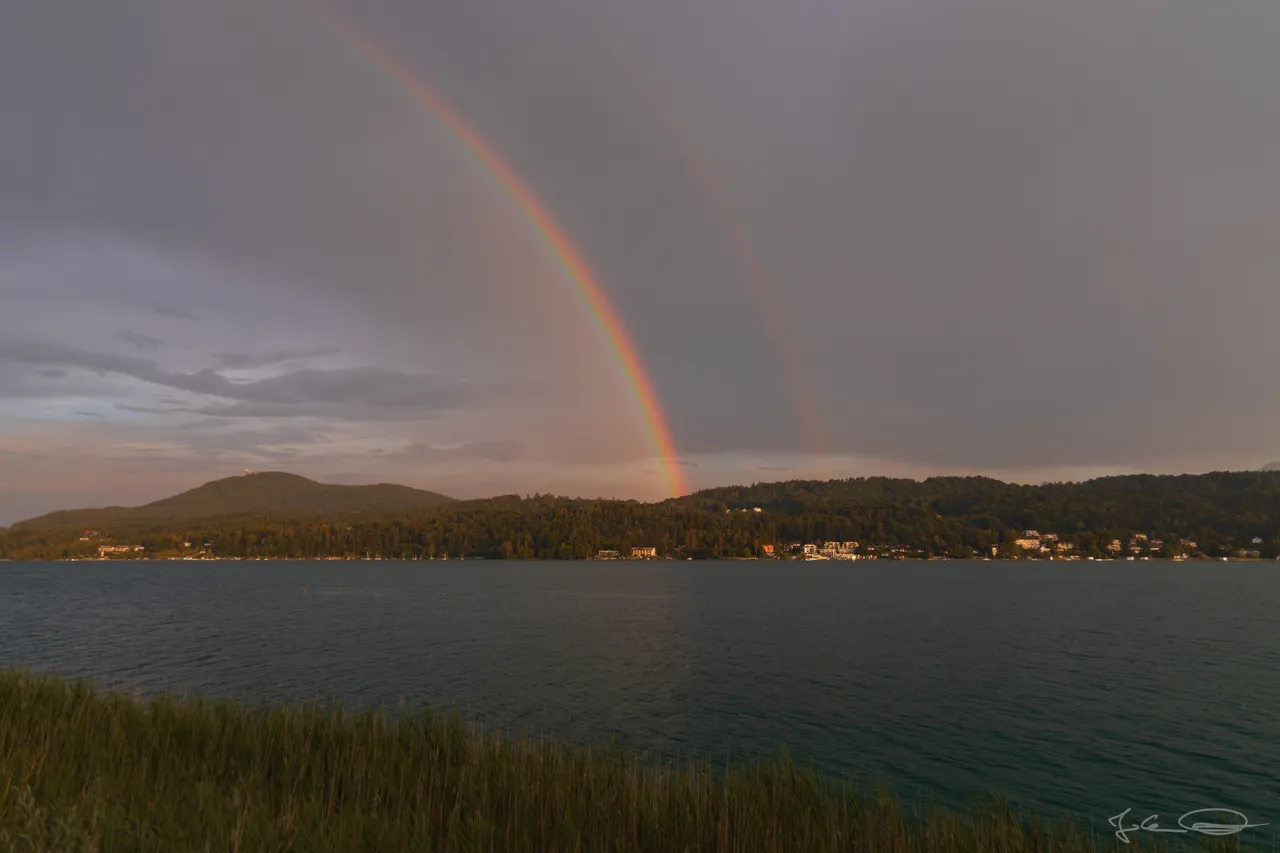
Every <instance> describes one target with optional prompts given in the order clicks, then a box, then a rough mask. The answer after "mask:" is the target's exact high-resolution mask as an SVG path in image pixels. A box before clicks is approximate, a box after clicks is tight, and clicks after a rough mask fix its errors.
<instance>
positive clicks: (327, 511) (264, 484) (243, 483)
mask: <svg viewBox="0 0 1280 853" xmlns="http://www.w3.org/2000/svg"><path fill="white" fill-rule="evenodd" d="M452 500H453V498H450V497H446V496H445V495H441V494H437V493H436V492H424V491H422V490H420V489H411V488H409V487H408V486H396V485H391V484H387V483H383V484H380V485H376V486H334V485H329V484H327V483H317V482H315V481H313V480H308V479H306V478H305V477H299V476H297V475H295V474H285V473H281V472H278V471H267V472H262V473H258V474H250V475H248V476H242V477H227V478H225V479H222V480H214V481H213V482H212V483H205V484H204V485H203V486H200V487H199V488H195V489H192V490H190V491H188V492H183V493H182V494H180V495H175V496H173V497H171V498H165V499H164V500H160V501H156V502H154V503H149V504H147V505H145V506H140V507H106V508H105V509H78V510H63V511H61V512H54V513H50V514H49V515H42V516H40V517H39V518H33V519H29V520H27V521H21V522H18V523H17V524H15V525H13V526H12V528H11V529H12V530H49V529H53V528H59V527H80V528H93V529H98V528H103V527H122V526H123V527H129V526H136V525H145V524H160V525H164V524H177V523H181V522H186V521H192V520H196V519H209V518H218V517H221V516H229V515H240V516H245V515H259V514H264V513H265V514H276V515H289V516H317V515H342V516H351V517H365V518H367V517H370V516H385V515H393V514H400V513H407V512H420V511H422V510H429V509H432V508H434V507H438V506H442V505H444V504H447V503H449V502H451V501H452Z"/></svg>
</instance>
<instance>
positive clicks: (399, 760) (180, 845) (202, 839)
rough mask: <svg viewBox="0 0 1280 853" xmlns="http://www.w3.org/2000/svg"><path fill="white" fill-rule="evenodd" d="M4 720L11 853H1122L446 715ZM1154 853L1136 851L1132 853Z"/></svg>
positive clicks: (9, 706) (140, 707)
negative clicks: (522, 735) (505, 732)
mask: <svg viewBox="0 0 1280 853" xmlns="http://www.w3.org/2000/svg"><path fill="white" fill-rule="evenodd" d="M0 720H3V721H4V725H3V726H0V850H3V851H14V853H18V851H31V853H36V852H37V851H50V853H52V851H57V853H79V852H80V851H86V853H87V851H95V853H98V852H100V853H115V851H121V853H123V851H130V853H145V851H156V852H157V853H160V851H163V853H183V851H206V850H233V851H259V850H272V851H284V850H297V851H321V850H341V851H363V850H368V851H379V853H393V851H421V850H446V851H453V850H502V851H507V850H511V851H525V850H528V851H544V850H546V851H556V850H564V851H569V850H577V851H603V850H609V851H641V850H652V851H661V853H668V851H673V850H688V851H701V850H707V851H729V850H741V851H752V852H753V853H755V851H788V853H790V851H801V850H803V851H818V850H865V851H900V853H912V851H926V850H927V851H952V850H954V851H974V853H979V851H980V852H981V853H988V851H1007V853H1018V852H1019V851H1045V850H1056V851H1062V853H1070V852H1071V851H1093V850H1106V849H1115V848H1116V846H1117V841H1116V840H1115V839H1114V838H1113V837H1112V836H1111V835H1110V833H1109V832H1108V831H1106V828H1105V827H1104V828H1103V830H1102V831H1100V832H1097V833H1091V832H1088V831H1086V830H1084V829H1082V828H1080V827H1078V826H1073V825H1065V824H1064V825H1057V826H1052V827H1050V826H1047V825H1044V824H1041V823H1039V822H1037V821H1035V820H1034V819H1031V818H1029V819H1028V820H1027V821H1025V822H1024V821H1020V820H1019V819H1018V818H1017V816H1015V815H1014V814H1013V813H1012V812H1011V811H1010V810H1009V809H1008V807H1007V806H1005V805H1004V804H1003V801H1001V800H996V799H992V800H991V801H989V802H988V803H986V805H984V806H982V807H979V808H977V809H976V810H975V812H974V813H973V815H971V816H969V817H958V816H956V815H955V814H953V813H950V812H946V811H942V810H935V811H932V812H930V813H929V814H927V815H925V816H920V815H912V814H908V813H907V812H905V811H904V809H903V808H901V807H900V806H899V804H898V803H897V802H896V801H895V800H894V799H893V798H892V797H891V796H889V795H887V794H879V795H876V796H873V797H870V798H863V797H860V796H858V795H857V793H856V792H854V791H852V790H851V789H848V788H846V787H844V786H840V785H837V784H835V783H834V782H831V781H829V780H825V779H823V778H821V777H819V776H816V775H814V774H812V773H808V772H801V771H799V770H797V769H796V768H795V767H793V766H792V765H791V763H790V762H788V761H787V760H786V759H785V758H784V759H782V760H779V761H771V762H758V763H754V764H751V765H747V766H743V767H740V768H730V769H728V770H727V771H724V772H719V771H716V770H715V769H713V768H712V767H710V766H707V765H703V764H697V763H692V764H689V765H681V766H674V765H670V764H668V765H661V764H656V763H645V762H641V761H639V760H637V759H635V758H632V757H628V756H627V755H626V754H625V753H622V752H620V751H618V750H614V749H606V750H604V751H591V750H587V749H579V748H564V747H561V746H557V745H555V744H553V743H549V742H545V741H536V740H523V741H516V740H509V739H504V738H503V737H501V736H500V735H499V734H498V733H496V732H494V733H488V734H485V733H482V732H479V731H477V730H476V729H474V728H471V727H466V726H463V725H462V724H461V723H460V722H459V721H458V720H457V719H456V718H452V719H449V718H444V717H441V716H438V715H431V714H424V715H416V716H414V715H400V716H398V717H396V718H394V719H392V718H389V717H388V716H386V715H384V714H375V713H363V714H359V715H355V716H351V715H347V714H344V713H342V711H341V710H340V709H337V708H333V709H324V708H319V707H311V708H306V709H289V708H250V707H246V706H241V705H236V704H232V703H230V702H216V703H211V702H206V701H201V700H199V699H196V700H193V701H190V702H187V701H179V700H176V699H174V698H171V697H167V696H160V697H155V698H152V699H150V700H147V701H142V700H140V699H138V698H136V697H128V696H123V695H119V694H104V693H99V692H95V691H94V690H93V689H91V688H90V687H89V686H88V685H86V684H84V683H79V682H75V683H72V682H64V681H61V680H59V679H56V678H50V677H44V676H34V675H30V674H26V673H21V672H4V673H0ZM1238 840H1239V839H1238V837H1232V838H1227V839H1219V840H1218V841H1219V846H1217V847H1215V848H1211V849H1221V850H1227V849H1231V850H1235V849H1237V848H1236V846H1235V845H1236V842H1237V841H1238ZM1150 844H1151V841H1150V840H1149V838H1148V837H1143V836H1142V834H1141V833H1137V834H1135V835H1134V836H1131V844H1130V846H1129V847H1128V848H1126V849H1132V850H1144V849H1147V850H1149V849H1153V848H1152V847H1151V846H1144V845H1150ZM1165 849H1168V848H1165Z"/></svg>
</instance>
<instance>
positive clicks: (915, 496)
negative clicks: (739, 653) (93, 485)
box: [0, 472, 1280, 559]
mask: <svg viewBox="0 0 1280 853" xmlns="http://www.w3.org/2000/svg"><path fill="white" fill-rule="evenodd" d="M258 476H262V477H266V476H267V475H258ZM278 476H285V475H271V477H272V478H275V477H278ZM237 479H238V480H240V481H242V482H243V481H246V480H248V481H252V480H253V478H237ZM297 479H299V480H301V478H297ZM275 481H276V482H289V481H285V480H278V479H277V480H275ZM226 482H227V481H219V483H226ZM265 482H268V483H270V482H272V479H270V478H269V479H268V480H267V481H265ZM309 482H310V481H305V480H304V481H302V483H309ZM312 485H315V486H318V485H319V484H312ZM214 486H218V488H219V489H222V488H225V487H222V486H219V484H217V483H214V484H210V485H209V486H207V487H203V489H205V490H210V491H204V492H202V490H201V489H197V490H195V492H191V493H187V495H180V496H178V497H177V498H173V499H170V501H161V502H159V504H160V505H164V506H167V507H169V508H170V512H169V513H168V514H164V513H155V514H148V513H140V512H135V513H134V514H131V515H120V516H116V517H112V516H109V515H108V516H100V517H99V520H98V521H96V522H95V524H96V525H97V527H96V529H97V530H100V531H101V534H102V535H101V536H100V537H93V538H90V539H85V540H83V541H82V540H81V534H82V533H83V530H82V529H81V527H82V526H83V525H82V524H81V523H80V522H79V521H77V522H76V523H75V525H74V526H67V525H66V524H65V523H64V524H61V525H59V524H50V523H47V522H46V523H43V524H39V525H35V524H32V523H30V522H28V523H25V524H23V525H18V526H15V527H14V528H12V529H10V530H9V531H7V532H0V557H7V558H10V559H48V558H62V557H72V556H90V555H94V554H96V553H97V551H98V548H99V547H101V546H102V545H103V544H120V545H140V546H142V547H143V548H145V552H144V553H146V554H156V555H168V556H174V555H180V554H185V555H190V554H195V553H199V552H200V551H205V552H206V554H212V555H215V556H222V557H254V556H263V557H300V558H314V557H324V556H344V555H354V556H364V555H365V554H380V555H382V556H384V557H388V558H391V557H401V558H417V557H440V556H445V555H447V556H449V557H465V556H470V557H490V558H504V557H505V558H525V559H534V558H552V559H577V558H584V557H590V556H593V555H595V554H596V553H597V552H598V551H599V550H601V549H608V550H617V551H620V552H622V553H623V554H626V553H628V552H629V550H630V549H631V548H632V547H654V548H657V549H658V553H659V555H661V556H672V557H695V558H699V557H749V556H764V555H766V554H767V553H768V549H767V548H766V546H773V548H772V549H773V552H774V553H775V554H783V553H789V550H788V549H789V546H791V545H793V544H798V543H822V542H826V541H831V540H834V541H838V542H857V543H858V546H857V547H858V553H860V554H863V555H877V556H881V557H884V556H920V557H927V556H953V557H972V556H988V555H991V554H992V553H993V552H994V553H995V554H996V555H998V556H1025V555H1027V550H1026V549H1025V548H1023V546H1021V545H1019V544H1018V540H1019V539H1022V538H1023V536H1024V531H1026V530H1029V529H1034V530H1037V531H1039V532H1040V533H1042V534H1055V535H1056V536H1057V537H1058V540H1057V541H1059V542H1061V543H1062V545H1063V546H1067V545H1069V546H1070V547H1069V548H1065V547H1064V549H1063V550H1062V551H1059V552H1055V553H1059V555H1060V556H1067V555H1077V554H1078V555H1082V556H1110V555H1112V554H1113V553H1114V551H1113V549H1114V547H1115V545H1114V543H1117V542H1118V543H1120V544H1121V545H1122V546H1123V550H1122V552H1121V555H1122V556H1127V555H1131V554H1141V555H1143V556H1146V555H1150V556H1157V557H1158V556H1173V555H1175V554H1184V555H1189V556H1194V555H1206V556H1211V557H1217V556H1227V555H1231V554H1238V553H1241V552H1244V553H1252V552H1255V551H1256V552H1257V553H1258V554H1259V555H1260V556H1263V557H1274V556H1277V555H1280V472H1248V473H1213V474H1202V475H1194V476H1193V475H1187V476H1147V475H1138V476H1125V477H1106V478H1101V479H1097V480H1091V481H1087V482H1083V483H1052V484H1045V485H1039V486H1026V485H1016V484H1009V483H1002V482H1000V481H998V480H992V479H988V478H983V477H939V478H933V479H929V480H925V481H923V482H917V481H913V480H899V479H887V478H865V479H854V480H832V481H790V482H782V483H757V484H755V485H751V486H741V487H726V488H719V489H708V490H705V491H702V492H698V493H696V494H693V495H688V496H685V497H682V498H677V499H671V500H666V501H662V502H659V503H640V502H637V501H601V500H579V499H572V498H564V497H553V496H549V495H536V496H533V497H529V498H521V497H519V496H517V495H508V496H502V497H496V498H491V499H486V500H477V501H451V500H448V499H444V498H442V497H440V496H432V495H431V493H424V492H416V493H415V492H413V490H405V492H408V493H410V494H411V496H414V497H413V499H414V500H422V501H423V502H425V503H427V504H429V505H427V506H422V507H406V506H404V505H403V504H399V505H395V506H389V505H388V504H391V503H394V501H390V500H387V501H383V502H379V501H376V500H372V499H367V500H357V501H351V500H345V501H343V502H341V503H340V504H331V506H336V508H335V509H332V510H329V511H325V510H324V509H323V507H322V506H320V505H318V504H317V503H316V502H314V501H313V502H310V503H305V504H299V503H295V504H294V505H293V506H294V507H295V508H294V509H288V508H285V509H280V508H275V507H268V506H266V505H265V504H263V503H262V502H260V501H259V502H257V503H254V502H248V501H247V502H245V503H244V504H243V505H240V510H239V511H238V512H237V511H236V509H237V504H236V503H235V494H234V493H230V494H228V493H218V492H214V491H211V487H214ZM323 488H325V489H330V488H332V489H344V488H354V487H323ZM358 488H363V489H373V490H375V491H374V492H373V494H375V495H400V494H402V493H401V492H397V491H386V490H387V489H391V490H395V489H399V488H400V487H358ZM376 490H383V491H376ZM197 493H201V494H204V495H214V494H220V496H219V497H218V498H217V499H212V498H211V499H209V500H201V501H200V502H198V503H197V504H196V505H197V506H200V507H214V508H216V509H217V514H214V515H208V516H205V517H198V516H195V515H194V514H193V513H194V512H195V510H194V509H182V507H183V506H184V505H185V506H187V507H190V506H191V504H190V503H189V502H190V501H191V500H192V499H191V498H190V497H189V496H190V495H195V494H197ZM339 494H350V493H339ZM356 494H368V493H360V492H357V493H356ZM422 495H426V496H430V497H421V498H419V497H416V496H422ZM433 498H436V499H439V502H436V503H432V500H433ZM175 502H176V503H177V504H178V506H179V510H180V511H173V510H172V508H173V507H174V504H175ZM152 506H153V507H154V506H156V505H152ZM298 506H303V509H297V508H296V507H298ZM352 507H355V508H354V509H353V508H352ZM757 508H758V509H760V512H756V511H755V510H756V509H757ZM142 509H147V508H142ZM744 510H745V511H744ZM182 512H186V513H189V514H187V515H185V516H184V515H183V514H182ZM46 518H48V517H46ZM1255 539H1257V540H1259V541H1256V542H1255ZM206 542H207V543H209V545H208V547H207V548H206V547H205V544H204V543H206ZM186 543H191V544H189V545H188V544H186ZM1036 553H1039V552H1036Z"/></svg>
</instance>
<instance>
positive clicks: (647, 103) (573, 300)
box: [0, 0, 1280, 524]
mask: <svg viewBox="0 0 1280 853" xmlns="http://www.w3.org/2000/svg"><path fill="white" fill-rule="evenodd" d="M335 21H338V22H341V23H335ZM353 34H358V35H353ZM1278 41H1280V4H1277V3H1275V2H1273V0H1227V2H1224V3H1213V4H1209V3H1204V2H1201V0H1158V1H1157V0H1133V2H1129V3H1116V2H1114V0H1073V2H1070V3H1067V2H1041V0H892V2H890V0H847V2H834V0H787V2H785V3H784V2H778V1H777V0H770V2H765V0H701V2H699V3H688V2H685V0H648V2H645V3H623V2H621V0H540V2H538V3H528V2H525V0H465V1H464V0H456V2H453V1H452V0H451V2H435V3H429V4H427V3H421V2H412V0H361V2H358V3H357V2H349V0H344V2H340V1H339V0H331V2H330V3H329V5H328V6H326V7H323V9H318V8H317V4H316V3H313V2H311V0H278V1H277V0H269V2H263V0H220V2H218V3H208V2H203V1H202V0H115V2H113V3H111V4H85V3H82V2H74V0H42V2H40V3H9V4H5V5H4V7H3V8H2V9H0V524H4V523H9V522H11V521H13V520H16V519H19V518H23V517H28V516H31V515H35V514H38V513H41V512H45V511H49V510H53V509H59V508H68V507H77V506H91V505H103V504H136V503H141V502H145V501H149V500H154V499H158V498H161V497H164V496H167V495H169V494H173V493H175V492H177V491H181V490H184V489H187V488H191V487H194V486H196V485H199V484H200V483H202V482H205V481H208V480H211V479H216V478H219V477H224V476H231V475H235V474H238V473H240V472H241V471H243V470H244V469H245V468H246V467H248V468H252V469H254V470H287V471H291V472H294V473H298V474H302V475H304V476H309V477H313V478H316V479H320V480H323V481H326V482H336V483H366V482H400V483H404V484H407V485H412V486H417V487H420V488H428V489H433V490H436V491H441V492H444V493H446V494H450V495H454V496H457V497H464V498H465V497H480V496H485V495H493V494H509V493H517V492H518V493H534V492H541V493H547V492H554V493H557V494H570V495H581V496H590V497H595V496H602V497H623V498H637V499H641V500H654V499H660V498H663V497H666V496H668V495H669V494H670V493H671V491H672V490H673V489H677V488H679V489H684V490H692V489H696V488H705V487H709V486H713V485H722V484H732V483H750V482H755V481H769V480H780V479H793V478H798V477H847V476H862V475H872V474H875V475H880V474H887V475H894V476H910V477H925V476H930V475H935V474H961V473H963V474H968V473H977V474H987V475H991V476H996V477H1000V478H1002V479H1006V480H1016V481H1019V482H1038V481H1042V480H1059V479H1081V478H1085V477H1092V476H1097V475H1100V474H1107V473H1128V472H1134V471H1150V472H1196V471H1206V470H1221V469H1244V468H1256V467H1259V466H1261V465H1262V464H1265V463H1267V462H1270V461H1272V460H1274V459H1276V458H1280V440H1278V439H1277V437H1276V428H1275V427H1276V423H1277V416H1278V415H1280V395H1277V394H1276V393H1275V392H1274V390H1273V388H1272V384H1273V379H1272V377H1273V375H1274V372H1275V367H1276V365H1277V363H1278V361H1280V335H1276V334H1275V333H1274V329H1273V327H1274V323H1275V319H1276V318H1277V317H1278V316H1280V281H1278V280H1277V274H1278V273H1280V240H1278V239H1277V235H1280V97H1278V96H1277V95H1276V93H1277V92H1280V52H1278V51H1276V50H1275V49H1274V45H1275V44H1276V43H1277V42H1278ZM379 57H381V61H380V59H379ZM388 59H390V60H391V61H394V62H395V63H398V68H399V69H400V70H399V72H397V73H393V72H392V70H390V66H389V65H388V64H387V60H388ZM397 74H398V75H399V76H397ZM410 76H411V77H412V78H413V79H412V80H410ZM415 87H418V88H417V89H415ZM421 87H426V89H429V90H430V91H431V92H432V93H434V94H433V97H435V98H437V99H439V100H440V101H442V102H445V103H447V104H449V105H450V108H451V109H452V110H453V111H454V113H455V114H456V116H458V117H460V120H461V121H463V122H465V123H466V124H467V125H468V126H470V127H471V128H472V130H473V132H474V133H475V134H478V137H477V138H482V139H483V144H484V145H486V146H487V149H488V150H489V151H490V152H491V153H492V155H493V156H496V157H500V158H502V160H503V161H504V163H505V164H506V168H507V169H508V170H509V176H514V179H515V180H517V181H519V183H520V184H521V186H522V187H523V188H524V190H526V191H527V193H528V194H529V198H532V199H536V203H537V204H538V205H539V206H540V209H541V210H542V211H544V212H545V214H546V217H547V222H550V223H551V225H550V226H547V224H546V222H544V223H542V225H541V230H540V224H539V222H538V221H536V217H531V216H530V214H529V210H528V206H527V205H525V206H522V205H521V204H520V203H518V202H517V201H513V198H512V194H511V186H510V184H509V183H508V184H507V185H504V184H503V181H502V179H501V178H500V177H495V172H494V169H493V168H492V166H493V163H492V162H490V163H488V164H486V163H485V162H483V161H484V157H479V158H478V157H477V156H476V154H475V150H474V145H472V146H468V144H465V143H464V142H460V141H459V139H458V136H457V133H456V132H455V131H456V130H457V128H456V127H453V128H451V127H450V122H449V120H447V119H445V118H442V116H441V115H440V113H439V111H438V110H434V111H433V109H431V108H429V107H428V106H427V105H424V103H423V101H422V100H421V98H420V97H419V96H418V94H415V92H420V91H423V90H422V88H421ZM546 227H551V228H554V229H555V231H556V233H557V234H559V235H562V236H563V238H564V240H565V241H567V242H566V245H568V246H570V247H571V249H572V251H573V252H574V253H575V254H576V256H578V257H579V258H580V259H581V260H582V262H583V263H584V264H585V268H586V269H588V270H589V271H590V276H591V282H592V284H593V285H594V286H598V290H599V296H600V298H601V300H602V301H601V302H599V303H597V304H596V305H595V306H594V308H593V305H592V303H591V302H590V300H587V299H585V298H584V296H583V293H584V290H583V284H582V279H580V278H575V276H574V275H573V274H572V270H571V269H566V266H565V264H564V262H563V261H564V257H563V253H559V254H558V253H557V252H556V251H554V249H553V247H552V246H549V244H548V240H547V233H548V232H547V230H546ZM601 305H603V306H604V307H605V308H606V309H607V312H609V313H611V314H612V316H615V317H616V319H617V321H618V324H619V327H620V328H621V329H623V330H624V337H625V338H626V342H624V343H622V344H620V343H619V338H618V336H617V334H614V332H615V331H616V329H613V328H611V327H610V325H609V324H608V323H607V322H602V321H601V314H600V310H599V309H600V307H601ZM620 346H621V347H622V350H623V351H624V355H625V354H626V353H630V354H631V355H633V356H634V363H633V367H634V369H633V370H632V371H630V372H628V370H627V360H626V358H622V359H620V358H619V356H618V353H619V347H620ZM627 347H631V348H632V349H630V350H629V349H627ZM637 383H638V384H637ZM646 386H647V387H649V388H651V390H652V402H653V406H652V407H650V406H648V405H647V403H646V400H645V396H644V394H643V393H637V388H639V389H640V390H641V391H643V390H644V388H645V387H646ZM664 431H665V432H666V433H669V437H670V445H669V446H664V444H663V442H662V441H661V440H659V439H660V434H661V433H663V432H664ZM655 436H658V438H655Z"/></svg>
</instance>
